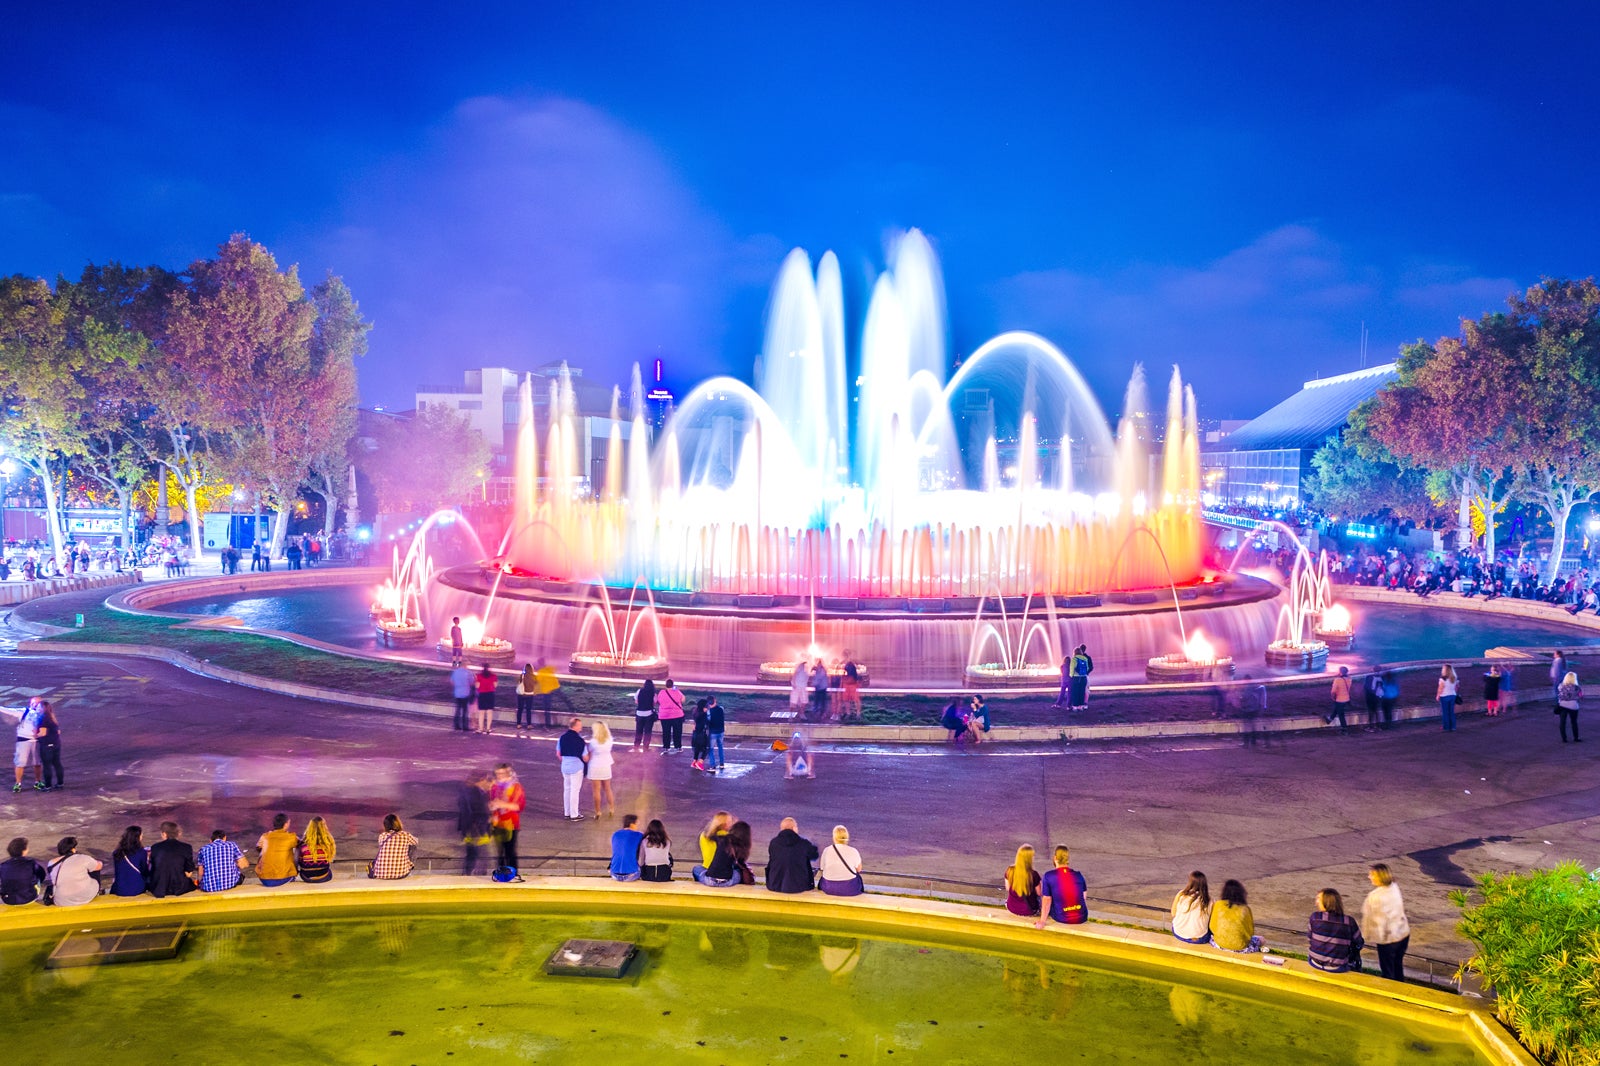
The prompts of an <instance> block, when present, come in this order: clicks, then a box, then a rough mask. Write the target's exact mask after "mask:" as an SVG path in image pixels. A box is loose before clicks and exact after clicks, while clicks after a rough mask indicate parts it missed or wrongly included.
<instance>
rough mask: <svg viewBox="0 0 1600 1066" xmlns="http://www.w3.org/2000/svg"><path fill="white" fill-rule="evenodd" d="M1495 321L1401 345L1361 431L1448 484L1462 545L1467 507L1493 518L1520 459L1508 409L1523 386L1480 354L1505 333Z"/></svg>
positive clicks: (1490, 540)
mask: <svg viewBox="0 0 1600 1066" xmlns="http://www.w3.org/2000/svg"><path fill="white" fill-rule="evenodd" d="M1496 318H1497V316H1492V315H1486V316H1484V319H1483V321H1482V322H1481V323H1472V322H1468V321H1465V320H1463V321H1462V334H1463V336H1462V338H1459V339H1458V338H1455V337H1445V338H1441V339H1440V340H1439V342H1438V343H1437V344H1427V343H1425V342H1423V341H1418V342H1416V343H1415V344H1408V345H1405V346H1403V347H1402V348H1401V350H1400V360H1399V374H1398V377H1397V378H1396V380H1395V381H1394V382H1393V383H1392V384H1390V385H1389V386H1387V387H1385V388H1383V389H1381V390H1379V392H1378V395H1377V396H1376V397H1374V400H1373V402H1372V404H1371V405H1370V406H1369V407H1368V408H1367V410H1366V421H1365V426H1366V430H1367V433H1368V434H1369V435H1370V437H1371V439H1372V440H1373V441H1374V442H1376V443H1377V444H1379V445H1380V446H1382V447H1383V448H1386V449H1387V450H1388V451H1389V452H1391V453H1392V454H1393V455H1395V456H1396V457H1398V458H1399V459H1401V460H1402V461H1404V462H1406V463H1409V464H1412V465H1415V466H1419V467H1422V468H1424V469H1426V470H1428V471H1429V472H1430V474H1432V475H1443V476H1445V477H1447V478H1448V481H1449V485H1450V488H1451V492H1452V494H1453V495H1454V497H1455V498H1456V499H1457V501H1458V508H1459V511H1458V524H1459V527H1460V529H1461V531H1462V533H1463V537H1464V538H1465V534H1466V533H1467V531H1468V530H1469V529H1470V526H1469V517H1468V515H1469V511H1470V509H1471V508H1472V507H1473V506H1477V507H1479V508H1480V509H1481V510H1482V511H1483V513H1484V514H1485V515H1486V516H1491V518H1492V516H1494V515H1496V514H1498V513H1499V512H1500V511H1501V510H1502V509H1504V507H1505V504H1506V502H1507V501H1508V500H1509V499H1511V498H1512V495H1513V492H1514V485H1515V476H1514V475H1515V470H1516V467H1517V462H1518V459H1519V455H1518V452H1517V450H1516V448H1515V446H1514V445H1513V443H1512V440H1513V436H1512V434H1511V432H1510V423H1511V422H1512V421H1513V420H1514V419H1515V418H1517V417H1518V414H1517V413H1516V412H1515V411H1514V408H1515V405H1516V400H1517V398H1518V394H1519V393H1520V392H1521V391H1524V389H1525V387H1526V382H1521V383H1519V382H1517V381H1516V379H1515V373H1514V371H1513V370H1512V369H1511V368H1508V367H1507V366H1506V365H1505V364H1504V363H1497V362H1495V361H1494V360H1493V359H1490V358H1486V357H1485V356H1484V354H1483V352H1482V349H1483V348H1484V347H1486V346H1489V345H1490V343H1491V342H1490V340H1489V337H1488V336H1487V335H1486V334H1492V333H1496V332H1498V331H1500V330H1501V329H1503V323H1500V322H1498V321H1496ZM1434 483H1435V484H1437V481H1435V482H1434ZM1484 550H1485V551H1486V552H1487V553H1488V554H1489V555H1491V556H1492V555H1493V554H1494V551H1495V525H1494V522H1493V521H1492V520H1491V521H1489V522H1488V523H1487V528H1486V529H1485V531H1484Z"/></svg>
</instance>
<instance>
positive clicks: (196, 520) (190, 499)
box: [183, 481, 205, 562]
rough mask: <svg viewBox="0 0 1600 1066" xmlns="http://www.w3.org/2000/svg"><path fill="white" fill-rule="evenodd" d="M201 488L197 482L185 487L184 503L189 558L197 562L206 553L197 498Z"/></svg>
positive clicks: (189, 483) (190, 482)
mask: <svg viewBox="0 0 1600 1066" xmlns="http://www.w3.org/2000/svg"><path fill="white" fill-rule="evenodd" d="M199 488H200V486H199V484H198V483H197V482H194V481H188V482H185V483H184V486H183V503H184V508H185V510H186V511H187V517H188V520H189V558H190V559H192V560H193V561H195V562H199V561H200V556H201V555H202V554H204V551H205V547H204V546H205V538H204V536H203V534H202V530H201V524H202V523H201V521H200V503H199V501H198V500H197V499H196V498H195V496H196V493H197V492H198V490H199Z"/></svg>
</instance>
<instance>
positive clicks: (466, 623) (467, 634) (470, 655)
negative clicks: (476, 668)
mask: <svg viewBox="0 0 1600 1066" xmlns="http://www.w3.org/2000/svg"><path fill="white" fill-rule="evenodd" d="M461 639H462V643H463V648H462V651H461V661H462V662H464V663H484V664H485V665H488V666H505V665H507V664H509V663H511V662H512V661H513V660H514V659H516V657H517V649H516V648H515V647H514V646H513V645H512V643H511V642H510V641H509V640H502V639H501V638H499V637H491V636H489V635H488V634H486V633H485V632H484V631H483V619H481V618H479V617H478V616H477V615H473V614H469V615H467V616H466V617H465V618H463V619H461ZM433 648H434V653H435V654H436V655H438V656H439V658H441V659H443V660H445V661H446V662H449V661H450V660H452V659H454V658H455V646H454V645H452V644H451V643H450V640H449V638H448V637H447V638H445V639H444V640H441V641H438V642H437V643H436V644H434V646H433Z"/></svg>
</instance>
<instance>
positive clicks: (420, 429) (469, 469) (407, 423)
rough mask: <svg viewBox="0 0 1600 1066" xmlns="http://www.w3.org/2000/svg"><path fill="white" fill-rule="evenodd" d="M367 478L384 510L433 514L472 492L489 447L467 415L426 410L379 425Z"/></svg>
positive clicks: (485, 460) (477, 481)
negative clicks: (411, 416)
mask: <svg viewBox="0 0 1600 1066" xmlns="http://www.w3.org/2000/svg"><path fill="white" fill-rule="evenodd" d="M373 436H374V438H375V440H376V444H377V447H376V448H375V449H374V450H373V453H372V455H371V457H370V458H369V459H368V460H367V463H368V465H367V467H366V469H367V473H368V475H369V476H370V477H371V479H372V484H373V487H374V488H375V489H376V490H377V493H378V498H379V500H380V501H381V506H382V507H383V509H384V510H387V511H410V512H418V513H431V512H433V511H436V510H438V509H439V508H441V507H449V506H453V505H456V504H459V503H461V502H462V501H464V500H465V499H467V497H468V496H469V495H471V494H472V493H474V492H476V491H477V489H478V486H479V485H480V483H481V481H482V478H483V472H484V470H485V469H486V468H487V464H488V462H489V446H488V444H486V443H485V442H484V439H483V437H482V436H481V435H480V434H479V433H478V432H477V431H476V430H474V429H473V428H472V422H471V420H470V419H468V418H467V417H466V416H465V415H458V414H457V413H456V412H454V411H451V410H449V409H448V408H444V407H429V408H425V409H424V410H421V411H418V412H417V413H416V416H415V417H413V418H394V419H388V420H385V421H383V422H380V423H379V424H378V425H377V427H376V428H375V430H374V434H373Z"/></svg>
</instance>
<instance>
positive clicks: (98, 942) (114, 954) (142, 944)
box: [44, 924, 189, 970]
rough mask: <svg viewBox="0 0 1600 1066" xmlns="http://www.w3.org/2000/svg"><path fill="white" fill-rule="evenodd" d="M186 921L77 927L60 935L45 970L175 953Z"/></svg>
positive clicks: (160, 957)
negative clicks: (122, 927)
mask: <svg viewBox="0 0 1600 1066" xmlns="http://www.w3.org/2000/svg"><path fill="white" fill-rule="evenodd" d="M188 928H189V927H188V925H187V924H179V925H141V926H133V927H130V928H127V929H80V930H78V931H76V932H72V933H68V934H66V935H65V936H63V937H62V938H61V943H59V944H57V945H56V947H55V950H54V951H52V952H51V953H50V957H49V958H48V959H46V960H45V962H44V966H45V969H47V970H59V969H62V968H65V967H69V966H104V965H106V964H108V963H113V962H152V961H154V960H156V959H170V958H173V957H174V956H176V955H177V954H178V946H179V945H180V944H182V943H183V935H184V933H185V932H186V931H187V930H188Z"/></svg>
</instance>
